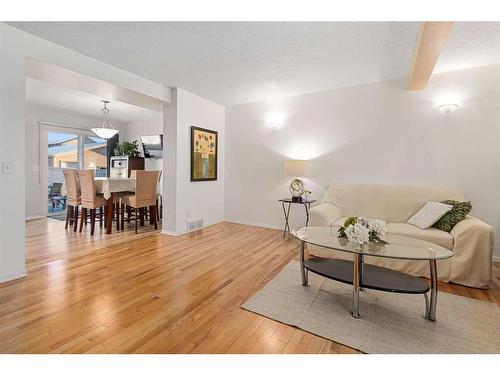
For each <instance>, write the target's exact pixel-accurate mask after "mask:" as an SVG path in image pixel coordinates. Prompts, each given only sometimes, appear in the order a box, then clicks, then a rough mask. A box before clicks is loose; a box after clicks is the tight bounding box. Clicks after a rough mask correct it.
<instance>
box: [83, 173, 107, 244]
mask: <svg viewBox="0 0 500 375" xmlns="http://www.w3.org/2000/svg"><path fill="white" fill-rule="evenodd" d="M78 178H79V179H80V189H81V205H82V215H81V216H82V217H81V220H80V229H79V232H81V231H82V229H83V224H84V221H85V219H86V217H87V210H89V216H90V235H91V236H93V235H94V230H95V218H96V209H98V208H99V209H100V215H99V216H100V217H101V218H102V216H103V210H104V207H106V204H107V201H106V199H104V197H101V196H99V195H97V194H96V187H95V182H94V171H93V170H91V169H88V170H79V171H78ZM101 226H102V220H101Z"/></svg>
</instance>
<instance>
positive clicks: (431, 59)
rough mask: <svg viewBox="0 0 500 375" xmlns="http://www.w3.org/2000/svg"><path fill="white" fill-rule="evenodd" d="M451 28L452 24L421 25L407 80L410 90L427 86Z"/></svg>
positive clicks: (425, 23)
mask: <svg viewBox="0 0 500 375" xmlns="http://www.w3.org/2000/svg"><path fill="white" fill-rule="evenodd" d="M452 26H453V22H424V23H423V25H422V27H421V28H420V32H419V34H418V38H417V46H416V47H415V54H414V55H413V61H412V63H411V69H410V76H409V78H408V88H409V89H410V90H421V89H423V88H425V86H427V83H428V82H429V79H430V77H431V74H432V71H433V70H434V67H435V65H436V62H437V60H438V58H439V54H440V53H441V51H442V49H443V47H444V45H445V43H446V39H447V38H448V34H449V32H450V30H451V27H452Z"/></svg>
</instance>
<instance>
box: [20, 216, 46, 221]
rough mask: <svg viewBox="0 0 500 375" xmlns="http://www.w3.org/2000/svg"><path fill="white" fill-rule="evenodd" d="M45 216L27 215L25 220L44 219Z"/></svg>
mask: <svg viewBox="0 0 500 375" xmlns="http://www.w3.org/2000/svg"><path fill="white" fill-rule="evenodd" d="M43 218H45V216H43V215H33V216H27V217H26V218H25V219H24V220H25V221H29V220H36V219H43Z"/></svg>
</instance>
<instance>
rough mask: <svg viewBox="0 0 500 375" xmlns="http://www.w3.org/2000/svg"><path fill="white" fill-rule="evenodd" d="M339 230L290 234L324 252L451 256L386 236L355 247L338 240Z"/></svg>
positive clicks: (420, 242)
mask: <svg viewBox="0 0 500 375" xmlns="http://www.w3.org/2000/svg"><path fill="white" fill-rule="evenodd" d="M338 229H339V227H336V226H332V227H305V228H301V229H299V230H295V231H292V232H291V234H292V235H293V236H294V237H296V238H298V239H299V240H301V241H304V242H305V243H308V244H311V245H317V246H321V247H324V248H327V249H331V250H336V251H344V252H348V253H353V254H360V255H367V256H376V257H383V258H394V259H413V260H419V259H421V260H441V259H448V258H451V257H452V256H453V252H452V251H450V250H448V249H446V248H444V247H442V246H439V245H435V244H433V243H431V242H427V241H423V240H419V239H416V238H410V237H405V236H400V235H397V234H390V233H388V234H387V235H386V236H385V237H384V238H383V239H384V240H385V241H386V242H387V243H386V244H384V243H374V242H370V243H369V244H366V245H358V244H355V243H352V242H350V241H348V239H347V238H338V237H337V231H338Z"/></svg>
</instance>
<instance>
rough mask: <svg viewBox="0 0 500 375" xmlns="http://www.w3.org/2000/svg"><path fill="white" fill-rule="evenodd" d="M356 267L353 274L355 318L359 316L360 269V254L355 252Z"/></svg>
mask: <svg viewBox="0 0 500 375" xmlns="http://www.w3.org/2000/svg"><path fill="white" fill-rule="evenodd" d="M353 263H354V268H353V275H352V312H351V315H352V316H353V318H359V270H360V268H361V266H360V257H359V254H354V262H353Z"/></svg>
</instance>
